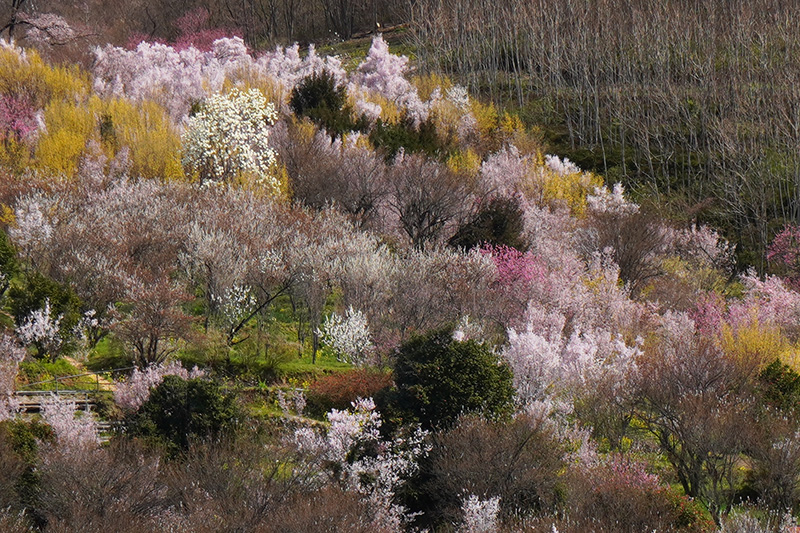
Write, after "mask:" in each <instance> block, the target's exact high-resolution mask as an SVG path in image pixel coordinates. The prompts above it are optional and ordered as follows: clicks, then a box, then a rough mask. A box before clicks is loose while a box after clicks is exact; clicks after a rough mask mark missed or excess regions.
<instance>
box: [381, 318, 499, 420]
mask: <svg viewBox="0 0 800 533" xmlns="http://www.w3.org/2000/svg"><path fill="white" fill-rule="evenodd" d="M394 377H395V384H396V389H394V390H393V391H391V392H390V393H388V394H386V395H383V396H382V397H379V399H378V402H379V404H382V405H381V408H382V411H383V410H385V411H386V413H387V414H388V416H389V417H392V418H399V419H400V420H401V421H404V422H405V421H408V422H412V421H415V422H420V423H421V424H422V426H423V427H425V428H438V427H449V426H451V425H452V424H453V423H455V422H456V420H457V419H458V417H459V416H460V415H462V414H465V413H477V414H480V415H483V416H485V417H487V418H503V417H504V416H506V415H508V414H509V413H510V412H511V410H512V402H513V399H514V387H513V385H512V381H511V378H512V374H511V370H510V369H509V368H508V366H507V365H505V364H504V363H502V362H501V360H500V358H499V357H498V356H497V355H496V354H495V353H493V352H492V350H491V348H489V347H488V346H486V345H484V344H479V343H477V342H475V341H471V340H470V341H466V342H458V341H455V340H453V336H452V331H451V330H450V329H444V330H439V331H433V332H431V333H429V334H427V335H425V336H420V337H415V338H413V339H411V340H410V341H408V342H406V343H405V344H404V345H402V346H401V347H400V349H399V351H398V353H397V360H396V363H395V372H394Z"/></svg>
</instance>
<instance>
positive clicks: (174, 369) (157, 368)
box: [114, 361, 205, 411]
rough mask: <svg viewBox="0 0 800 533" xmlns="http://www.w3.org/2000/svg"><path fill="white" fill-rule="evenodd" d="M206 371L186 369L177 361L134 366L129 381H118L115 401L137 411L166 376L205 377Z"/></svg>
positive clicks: (125, 407) (122, 406) (124, 407)
mask: <svg viewBox="0 0 800 533" xmlns="http://www.w3.org/2000/svg"><path fill="white" fill-rule="evenodd" d="M204 375H205V372H204V371H202V370H198V368H197V367H194V368H193V369H192V370H186V369H185V368H183V367H182V366H181V364H180V363H179V362H177V361H171V362H169V363H162V364H160V365H150V366H148V367H147V368H145V369H143V370H140V369H139V368H134V369H133V372H132V373H131V375H130V377H129V378H128V379H127V381H123V382H120V383H117V385H116V387H115V389H114V402H116V404H117V405H118V406H119V407H120V408H121V409H124V410H126V411H135V410H137V409H138V408H139V407H141V405H142V404H143V403H144V402H146V401H147V399H148V398H149V397H150V392H151V391H152V390H153V388H155V387H157V386H158V385H159V384H160V383H161V382H162V381H164V378H165V377H166V376H178V377H180V378H183V379H194V378H199V377H203V376H204Z"/></svg>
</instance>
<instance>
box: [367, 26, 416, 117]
mask: <svg viewBox="0 0 800 533" xmlns="http://www.w3.org/2000/svg"><path fill="white" fill-rule="evenodd" d="M407 72H408V58H407V57H406V56H397V55H394V54H392V53H391V52H389V45H388V44H387V43H386V41H384V40H383V36H381V35H377V36H376V37H375V38H374V39H373V40H372V46H371V47H370V49H369V52H368V53H367V57H366V58H365V59H364V61H363V62H362V63H361V64H360V65H359V66H358V68H357V69H356V73H355V74H354V76H353V82H354V83H355V84H357V85H360V86H361V87H363V88H364V89H367V90H369V91H374V92H376V93H378V94H380V95H381V96H383V97H384V98H386V99H387V100H389V101H391V102H394V103H396V104H397V105H398V106H400V108H401V109H404V110H405V111H406V113H407V114H408V116H409V117H410V118H411V119H412V120H413V122H414V123H415V124H419V123H420V122H423V121H424V120H425V119H427V118H428V113H429V110H428V108H427V106H426V105H425V104H424V103H423V102H422V100H420V98H419V95H418V94H417V90H416V88H415V87H414V86H413V85H412V84H411V83H410V82H409V81H408V80H407V79H406V73H407Z"/></svg>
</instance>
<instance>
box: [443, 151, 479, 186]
mask: <svg viewBox="0 0 800 533" xmlns="http://www.w3.org/2000/svg"><path fill="white" fill-rule="evenodd" d="M447 167H448V168H449V169H450V170H451V171H453V172H454V173H455V174H458V175H460V176H464V177H466V178H469V179H473V178H476V177H477V175H478V171H479V170H480V169H481V158H480V157H479V156H478V154H476V153H475V152H474V151H472V150H471V149H469V148H467V149H466V150H457V151H456V152H455V153H453V155H451V156H450V157H449V158H448V159H447Z"/></svg>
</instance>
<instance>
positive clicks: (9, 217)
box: [0, 204, 16, 226]
mask: <svg viewBox="0 0 800 533" xmlns="http://www.w3.org/2000/svg"><path fill="white" fill-rule="evenodd" d="M15 220H16V217H15V216H14V210H13V209H11V207H9V206H7V205H6V204H0V225H3V226H10V225H12V224H14V221H15Z"/></svg>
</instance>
